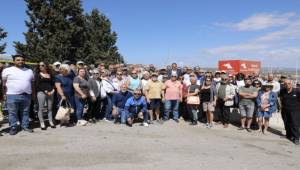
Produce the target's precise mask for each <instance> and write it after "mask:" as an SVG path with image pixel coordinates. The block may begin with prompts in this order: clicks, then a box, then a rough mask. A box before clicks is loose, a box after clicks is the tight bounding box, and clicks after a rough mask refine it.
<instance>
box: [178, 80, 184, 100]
mask: <svg viewBox="0 0 300 170" xmlns="http://www.w3.org/2000/svg"><path fill="white" fill-rule="evenodd" d="M182 87H183V86H182V85H181V84H180V86H179V101H180V102H182V100H183V96H182Z"/></svg>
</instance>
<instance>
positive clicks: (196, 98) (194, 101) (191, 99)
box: [186, 88, 200, 105]
mask: <svg viewBox="0 0 300 170" xmlns="http://www.w3.org/2000/svg"><path fill="white" fill-rule="evenodd" d="M189 91H190V88H188V92H189ZM186 103H187V104H191V105H199V104H200V98H199V96H189V97H187V102H186Z"/></svg>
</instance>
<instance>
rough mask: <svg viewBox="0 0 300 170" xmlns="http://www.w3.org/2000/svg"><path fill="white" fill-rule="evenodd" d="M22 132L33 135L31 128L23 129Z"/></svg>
mask: <svg viewBox="0 0 300 170" xmlns="http://www.w3.org/2000/svg"><path fill="white" fill-rule="evenodd" d="M22 130H23V131H25V132H28V133H33V130H32V129H29V128H22Z"/></svg>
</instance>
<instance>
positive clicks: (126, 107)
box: [124, 98, 131, 114]
mask: <svg viewBox="0 0 300 170" xmlns="http://www.w3.org/2000/svg"><path fill="white" fill-rule="evenodd" d="M130 101H131V98H129V99H127V101H126V103H125V107H124V111H125V113H126V114H128V113H129V107H130Z"/></svg>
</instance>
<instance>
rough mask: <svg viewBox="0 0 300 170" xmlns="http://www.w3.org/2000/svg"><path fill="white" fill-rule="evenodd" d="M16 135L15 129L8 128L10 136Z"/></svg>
mask: <svg viewBox="0 0 300 170" xmlns="http://www.w3.org/2000/svg"><path fill="white" fill-rule="evenodd" d="M17 133H18V130H17V128H10V130H9V134H10V135H16V134H17Z"/></svg>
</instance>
